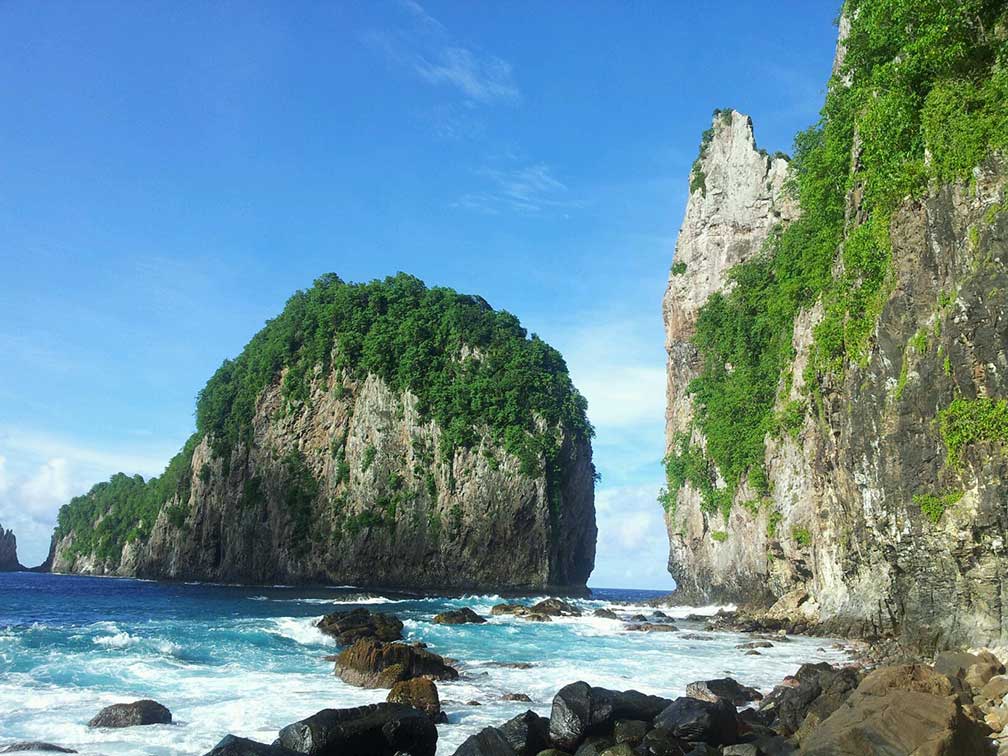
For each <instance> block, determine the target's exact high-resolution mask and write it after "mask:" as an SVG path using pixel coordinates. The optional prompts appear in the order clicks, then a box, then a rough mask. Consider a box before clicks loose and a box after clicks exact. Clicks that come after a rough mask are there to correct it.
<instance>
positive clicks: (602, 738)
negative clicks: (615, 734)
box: [574, 735, 616, 756]
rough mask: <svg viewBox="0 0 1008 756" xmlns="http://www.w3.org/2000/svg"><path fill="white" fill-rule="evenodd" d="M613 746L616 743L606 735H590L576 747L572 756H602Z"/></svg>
mask: <svg viewBox="0 0 1008 756" xmlns="http://www.w3.org/2000/svg"><path fill="white" fill-rule="evenodd" d="M614 745H616V742H615V741H614V740H613V739H612V738H611V737H609V736H608V735H590V736H589V737H587V738H585V740H584V742H583V743H582V744H581V745H580V746H578V749H577V750H576V751H575V752H574V756H602V754H603V753H604V752H605V751H607V750H609V749H610V748H612V747H613V746H614Z"/></svg>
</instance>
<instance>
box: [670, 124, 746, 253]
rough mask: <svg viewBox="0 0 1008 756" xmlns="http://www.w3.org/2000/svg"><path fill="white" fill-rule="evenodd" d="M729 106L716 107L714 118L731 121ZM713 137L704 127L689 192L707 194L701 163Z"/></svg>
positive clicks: (711, 129)
mask: <svg viewBox="0 0 1008 756" xmlns="http://www.w3.org/2000/svg"><path fill="white" fill-rule="evenodd" d="M731 114H732V111H731V108H718V109H716V110H715V111H714V119H715V120H717V121H719V122H721V123H730V122H731ZM713 138H714V127H713V126H711V128H709V129H706V130H705V131H704V133H703V135H702V136H701V137H700V154H698V155H697V158H696V160H694V161H693V167H692V168H691V169H690V185H689V188H690V194H693V193H694V192H697V191H699V192H701V193H702V194H703V195H704V196H705V197H706V196H707V174H705V173H704V170H703V168H702V167H701V163H703V159H704V158H705V157H707V148H708V147H710V143H711V140H712V139H713ZM685 270H686V266H685V265H684V266H683V271H685ZM672 272H673V273H675V272H676V270H675V267H674V266H673V268H672Z"/></svg>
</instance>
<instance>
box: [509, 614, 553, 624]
mask: <svg viewBox="0 0 1008 756" xmlns="http://www.w3.org/2000/svg"><path fill="white" fill-rule="evenodd" d="M517 616H518V617H521V618H522V619H524V620H528V621H529V622H552V621H553V618H552V617H550V616H549V615H548V614H542V613H540V612H524V613H522V614H519V615H517Z"/></svg>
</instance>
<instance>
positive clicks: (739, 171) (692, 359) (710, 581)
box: [662, 110, 797, 601]
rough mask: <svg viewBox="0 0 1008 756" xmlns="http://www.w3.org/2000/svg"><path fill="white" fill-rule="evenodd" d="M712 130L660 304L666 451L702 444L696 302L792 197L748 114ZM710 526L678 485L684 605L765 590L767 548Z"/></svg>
mask: <svg viewBox="0 0 1008 756" xmlns="http://www.w3.org/2000/svg"><path fill="white" fill-rule="evenodd" d="M712 128H713V132H712V135H711V138H710V141H709V143H708V144H707V146H706V147H705V149H704V151H703V156H702V157H701V158H700V161H699V163H698V165H697V169H696V170H697V171H699V172H701V173H702V174H703V176H704V179H703V188H697V189H695V190H694V191H692V192H691V193H690V196H689V201H688V202H687V205H686V216H685V218H684V219H683V225H682V228H681V229H680V231H679V238H678V241H677V243H676V251H675V262H674V264H673V267H672V272H671V274H670V275H669V280H668V288H667V289H666V291H665V298H664V300H663V301H662V312H663V316H664V321H665V348H666V350H667V352H668V367H667V385H666V394H667V400H668V403H667V407H666V413H665V440H666V452H669V451H671V450H672V449H673V447H674V445H675V441H676V438H677V437H679V435H680V434H683V433H690V434H692V436H691V440H692V441H693V442H695V443H698V444H700V445H701V446H703V445H704V443H705V442H704V439H703V436H702V434H701V433H700V432H699V431H697V430H694V429H693V428H692V421H693V416H694V411H693V403H692V397H691V396H690V394H689V393H688V391H687V387H688V386H689V383H690V381H692V380H693V379H694V378H696V376H697V374H698V372H699V369H700V364H699V356H698V354H697V350H696V348H695V347H694V346H693V344H692V342H691V339H692V338H693V334H694V332H695V328H696V318H697V315H698V313H699V311H700V308H701V307H702V306H703V305H704V303H705V302H706V301H707V299H708V298H709V297H710V296H711V295H712V294H714V293H715V292H718V291H725V290H727V288H728V287H729V285H730V284H729V282H728V277H727V274H728V271H729V270H731V268H732V267H734V266H735V265H738V264H739V263H742V262H745V261H746V260H749V259H751V258H752V257H753V256H755V255H756V254H757V253H758V252H759V251H760V249H761V248H762V246H763V243H764V242H765V241H766V239H767V236H769V234H770V231H771V230H772V229H773V227H774V226H775V225H777V224H778V223H782V222H786V221H788V220H790V219H793V218H794V217H796V216H797V208H796V205H795V203H794V201H793V200H791V199H790V198H789V197H788V196H787V195H786V194H785V192H784V181H785V179H786V177H787V167H788V162H787V160H785V159H783V158H779V157H778V158H770V157H768V156H767V155H766V154H765V153H762V152H760V151H759V150H758V149H757V147H756V140H755V137H754V136H753V127H752V121H751V119H750V118H749V117H748V116H746V115H743V114H741V113H739V112H737V111H734V110H731V111H722V112H721V113H719V114H717V115H715V117H714V123H713V127H712ZM716 529H722V528H721V527H720V525H714V526H712V525H711V524H710V523H708V521H707V518H706V517H705V516H704V515H703V513H702V512H701V511H700V494H699V492H698V491H696V490H694V489H693V488H692V487H690V486H688V485H687V486H683V488H682V489H681V490H680V492H679V497H678V502H677V506H676V516H675V517H674V518H668V530H669V539H670V544H671V549H670V554H669V572H671V573H672V576H673V577H674V578H675V580H676V583H677V584H678V585H679V588H678V589H677V594H678V597H679V598H682V599H683V600H685V601H692V600H693V598H697V599H700V600H702V598H703V597H704V596H705V595H707V594H708V592H710V593H714V594H720V593H723V592H726V591H727V592H729V593H731V594H733V596H735V595H737V596H746V597H751V596H759V595H761V594H764V593H765V592H766V585H765V582H764V581H761V580H758V579H756V578H755V574H756V573H757V572H758V571H757V567H759V566H761V565H763V564H764V563H765V561H766V557H765V552H764V551H762V550H761V549H760V548H758V546H757V547H753V546H743V545H742V542H741V541H736V540H733V539H731V538H729V539H728V540H727V541H725V542H724V543H714V542H712V541H711V538H710V535H709V531H710V530H716ZM691 597H692V598H691ZM733 600H734V599H733Z"/></svg>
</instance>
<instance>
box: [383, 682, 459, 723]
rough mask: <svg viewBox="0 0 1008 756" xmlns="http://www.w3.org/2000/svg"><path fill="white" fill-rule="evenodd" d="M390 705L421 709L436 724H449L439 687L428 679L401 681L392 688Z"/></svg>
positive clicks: (388, 699)
mask: <svg viewBox="0 0 1008 756" xmlns="http://www.w3.org/2000/svg"><path fill="white" fill-rule="evenodd" d="M385 700H386V701H388V702H389V703H401V704H407V705H409V706H412V707H413V708H415V709H420V711H422V712H423V713H424V714H426V715H427V716H428V717H430V718H431V720H432V721H433V722H435V723H442V722H447V721H448V717H447V716H446V715H445V713H444V712H443V711H442V710H441V698H440V697H439V696H438V689H437V686H436V685H435V684H434V682H433V681H431V680H428V679H427V678H426V677H414V678H413V679H412V680H400V681H399V682H397V683H395V684H394V685H393V686H392V690H390V691H389V694H388V697H387V698H386V699H385Z"/></svg>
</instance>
